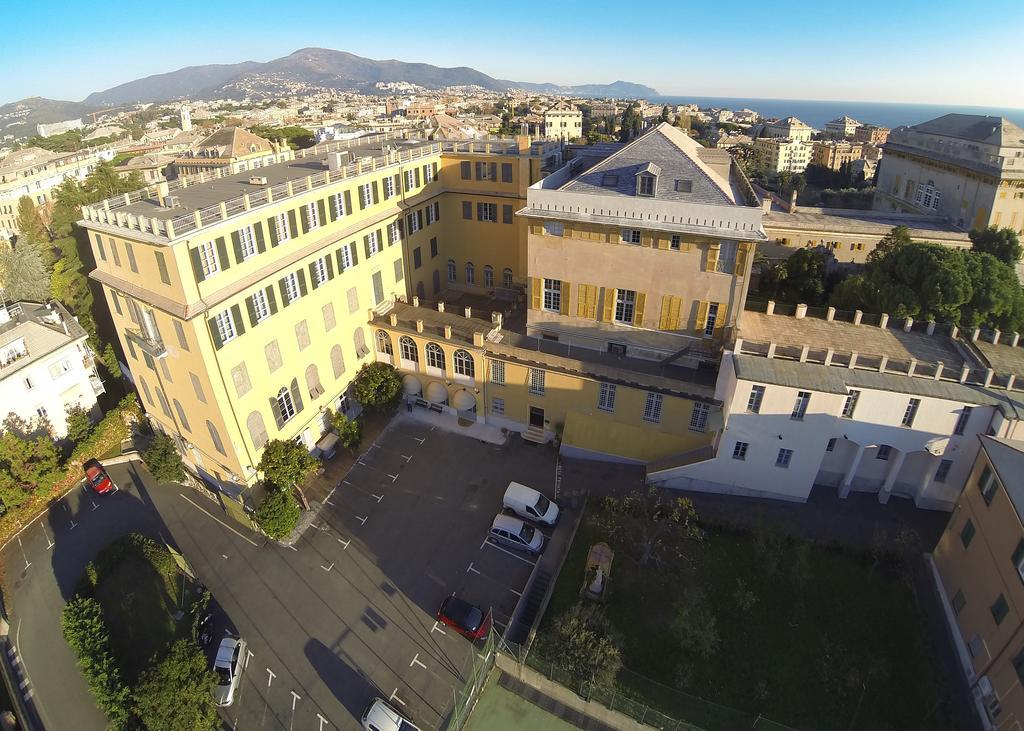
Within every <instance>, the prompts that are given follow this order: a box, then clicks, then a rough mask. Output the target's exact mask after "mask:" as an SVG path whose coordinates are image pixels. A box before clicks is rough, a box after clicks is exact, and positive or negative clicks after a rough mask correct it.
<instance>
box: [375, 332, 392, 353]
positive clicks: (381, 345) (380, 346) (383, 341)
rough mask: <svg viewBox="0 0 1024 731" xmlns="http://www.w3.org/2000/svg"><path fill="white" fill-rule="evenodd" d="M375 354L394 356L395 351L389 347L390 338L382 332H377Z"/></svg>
mask: <svg viewBox="0 0 1024 731" xmlns="http://www.w3.org/2000/svg"><path fill="white" fill-rule="evenodd" d="M377 352H378V353H386V354H387V355H394V354H395V351H394V349H393V348H392V347H391V336H390V335H388V334H387V333H386V332H384V331H383V330H378V331H377Z"/></svg>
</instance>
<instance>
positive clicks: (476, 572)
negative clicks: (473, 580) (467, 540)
mask: <svg viewBox="0 0 1024 731" xmlns="http://www.w3.org/2000/svg"><path fill="white" fill-rule="evenodd" d="M481 548H483V546H481ZM470 571H472V572H473V573H474V574H479V573H480V570H479V569H475V568H473V564H472V562H470V564H469V568H468V569H466V573H467V574H468V573H469V572H470Z"/></svg>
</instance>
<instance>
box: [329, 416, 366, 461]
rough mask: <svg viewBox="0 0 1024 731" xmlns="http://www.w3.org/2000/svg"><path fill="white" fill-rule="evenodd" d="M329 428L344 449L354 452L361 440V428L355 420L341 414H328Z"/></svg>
mask: <svg viewBox="0 0 1024 731" xmlns="http://www.w3.org/2000/svg"><path fill="white" fill-rule="evenodd" d="M330 419H331V428H332V429H334V432H335V434H337V435H338V441H340V442H341V444H342V446H343V447H345V448H346V449H350V450H352V451H353V452H355V451H356V450H357V449H358V448H359V443H360V442H361V441H362V440H363V428H362V426H361V425H360V424H359V422H358V421H356V420H355V419H350V418H348V417H347V416H345V415H344V414H342V413H341V412H338V411H332V412H331V413H330Z"/></svg>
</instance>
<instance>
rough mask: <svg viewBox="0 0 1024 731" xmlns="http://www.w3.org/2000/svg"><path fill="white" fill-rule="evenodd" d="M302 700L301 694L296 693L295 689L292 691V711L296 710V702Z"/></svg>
mask: <svg viewBox="0 0 1024 731" xmlns="http://www.w3.org/2000/svg"><path fill="white" fill-rule="evenodd" d="M300 700H302V696H301V695H299V694H298V693H296V692H295V691H294V690H293V691H292V712H293V713H294V712H295V704H296V703H298V702H299V701H300Z"/></svg>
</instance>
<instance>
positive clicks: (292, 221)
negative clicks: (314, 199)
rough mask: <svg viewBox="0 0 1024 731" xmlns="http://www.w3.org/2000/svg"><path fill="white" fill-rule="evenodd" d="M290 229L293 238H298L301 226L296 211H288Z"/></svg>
mask: <svg viewBox="0 0 1024 731" xmlns="http://www.w3.org/2000/svg"><path fill="white" fill-rule="evenodd" d="M288 229H289V231H290V233H291V235H292V238H293V239H294V238H296V237H297V236H298V235H299V226H298V222H297V220H296V215H295V209H294V208H293V209H291V210H290V211H288Z"/></svg>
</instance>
